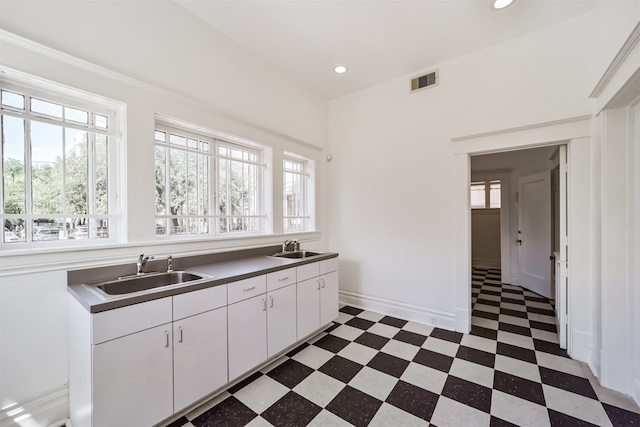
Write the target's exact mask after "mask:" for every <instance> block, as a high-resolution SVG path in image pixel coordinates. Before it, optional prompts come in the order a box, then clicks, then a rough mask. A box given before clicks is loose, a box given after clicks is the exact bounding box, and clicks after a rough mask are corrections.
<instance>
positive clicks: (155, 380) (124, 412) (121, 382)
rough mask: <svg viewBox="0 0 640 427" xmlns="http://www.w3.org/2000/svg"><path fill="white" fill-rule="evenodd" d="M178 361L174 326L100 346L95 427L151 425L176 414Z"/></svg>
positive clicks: (95, 361) (95, 373) (96, 365)
mask: <svg viewBox="0 0 640 427" xmlns="http://www.w3.org/2000/svg"><path fill="white" fill-rule="evenodd" d="M172 360H173V355H172V343H171V324H170V323H168V324H165V325H161V326H157V327H154V328H151V329H147V330H144V331H140V332H136V333H134V334H131V335H126V336H124V337H120V338H117V339H114V340H111V341H107V342H104V343H101V344H98V345H95V346H94V347H93V373H92V374H93V375H92V383H93V405H92V407H93V425H94V426H122V427H126V426H150V425H154V424H156V423H158V422H160V421H162V420H163V419H165V418H167V417H169V416H171V415H173V370H172V364H173V361H172ZM75 425H76V424H75V421H74V426H75Z"/></svg>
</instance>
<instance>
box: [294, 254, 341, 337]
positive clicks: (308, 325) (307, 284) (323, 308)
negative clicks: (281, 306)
mask: <svg viewBox="0 0 640 427" xmlns="http://www.w3.org/2000/svg"><path fill="white" fill-rule="evenodd" d="M297 274H298V280H299V281H298V284H297V314H298V316H297V323H298V339H299V340H301V339H303V338H305V337H306V336H308V335H309V334H311V333H312V332H315V331H317V330H318V328H320V327H321V326H324V325H326V324H328V323H329V322H331V321H332V320H335V319H336V318H337V317H338V260H337V258H332V259H328V260H324V261H319V262H315V263H311V264H305V265H302V266H300V267H298V269H297ZM300 278H305V279H306V280H302V281H300Z"/></svg>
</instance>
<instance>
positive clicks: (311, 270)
mask: <svg viewBox="0 0 640 427" xmlns="http://www.w3.org/2000/svg"><path fill="white" fill-rule="evenodd" d="M296 275H297V281H298V282H302V281H303V280H307V279H311V278H312V277H318V276H319V275H320V263H319V262H313V263H311V264H305V265H301V266H300V267H296Z"/></svg>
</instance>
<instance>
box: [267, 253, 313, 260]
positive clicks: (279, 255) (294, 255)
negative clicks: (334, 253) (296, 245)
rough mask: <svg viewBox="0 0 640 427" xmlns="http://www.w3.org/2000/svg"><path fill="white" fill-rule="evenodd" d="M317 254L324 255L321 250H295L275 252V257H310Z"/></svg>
mask: <svg viewBox="0 0 640 427" xmlns="http://www.w3.org/2000/svg"><path fill="white" fill-rule="evenodd" d="M316 255H322V254H321V253H320V252H311V251H293V252H278V253H277V254H274V255H273V256H274V257H277V258H294V259H299V258H308V257H312V256H316Z"/></svg>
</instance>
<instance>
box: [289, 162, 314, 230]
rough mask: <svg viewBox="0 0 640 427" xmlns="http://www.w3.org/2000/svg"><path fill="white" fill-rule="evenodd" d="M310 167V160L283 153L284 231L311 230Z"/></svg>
mask: <svg viewBox="0 0 640 427" xmlns="http://www.w3.org/2000/svg"><path fill="white" fill-rule="evenodd" d="M311 165H312V161H311V160H307V159H303V158H300V157H295V156H294V155H292V154H286V153H285V158H284V161H283V166H282V169H283V183H284V194H283V202H284V209H283V219H284V231H307V230H310V229H312V228H313V226H312V218H311V216H310V212H311V209H310V206H311V197H310V196H311V194H310V193H311V191H310V186H309V181H310V175H311V172H312V167H311Z"/></svg>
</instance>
